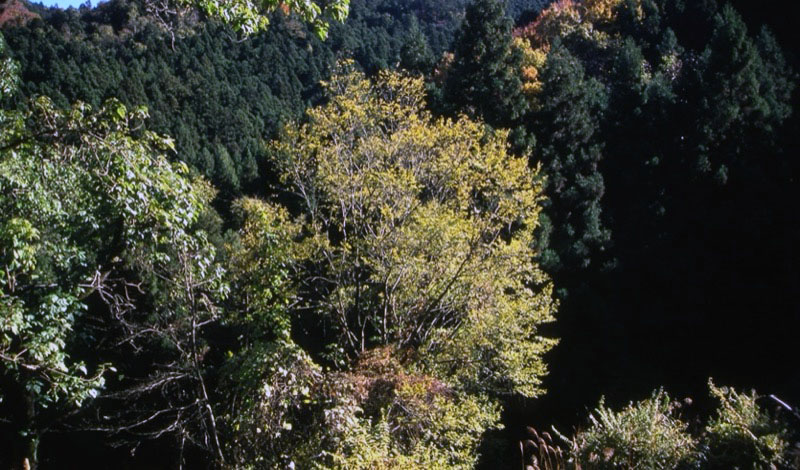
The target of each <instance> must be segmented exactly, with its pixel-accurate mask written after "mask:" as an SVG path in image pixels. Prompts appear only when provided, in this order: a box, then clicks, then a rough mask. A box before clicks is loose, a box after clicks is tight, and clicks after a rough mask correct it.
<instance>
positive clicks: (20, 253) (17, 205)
mask: <svg viewBox="0 0 800 470" xmlns="http://www.w3.org/2000/svg"><path fill="white" fill-rule="evenodd" d="M0 75H1V76H2V80H0V83H2V85H3V90H2V91H3V94H4V96H3V98H6V97H7V95H8V94H10V93H12V92H13V90H14V83H15V80H16V78H15V76H14V70H13V65H12V64H11V62H9V61H7V60H6V61H5V62H3V64H2V70H1V71H0ZM145 118H146V112H145V111H144V110H143V109H137V110H134V111H128V110H127V109H126V108H125V107H124V106H123V105H121V104H120V103H119V102H117V101H114V100H111V101H108V102H107V103H106V104H105V105H103V106H102V107H101V108H99V109H98V110H96V111H95V110H92V109H91V107H89V106H87V105H84V104H81V103H78V104H76V105H74V106H73V107H72V108H70V109H68V110H59V109H57V108H55V107H54V106H53V104H52V103H51V101H50V100H48V99H47V98H39V99H36V100H34V101H32V102H31V103H29V110H28V111H26V112H20V111H16V110H8V109H4V110H3V111H2V122H0V125H2V142H0V211H1V212H2V217H1V218H0V240H2V242H3V243H2V244H1V245H0V265H1V266H2V268H3V273H4V275H3V276H2V280H0V313H1V314H0V374H1V375H2V377H3V381H2V385H1V387H2V388H0V393H1V394H2V396H3V398H4V400H3V403H2V406H4V407H5V409H6V412H4V413H3V415H4V416H9V417H11V419H10V422H9V423H8V424H9V425H10V426H11V427H12V428H13V429H14V431H15V432H16V433H17V434H18V436H21V440H22V441H23V442H21V443H20V446H19V447H20V449H19V450H18V455H19V456H18V457H17V458H16V459H17V460H16V461H15V462H14V464H15V465H19V464H20V463H21V462H22V461H23V459H25V460H27V462H28V465H29V466H30V467H31V468H34V467H36V463H37V447H38V441H39V439H40V437H41V436H42V434H44V433H46V432H48V431H49V430H51V429H52V427H53V426H55V425H57V423H58V418H59V417H61V416H63V415H64V414H66V413H69V412H72V411H74V410H75V409H77V408H79V407H80V406H81V405H82V404H83V403H84V402H86V401H87V400H90V399H92V398H94V397H96V396H97V395H98V393H99V390H100V389H101V388H102V387H103V384H104V377H105V376H106V375H107V372H108V371H109V370H112V369H113V367H112V366H111V365H109V364H103V363H98V358H97V357H96V355H94V354H90V353H89V354H82V352H86V351H92V350H93V348H94V347H96V345H97V343H96V342H97V341H98V338H96V337H95V333H96V330H95V329H94V328H93V327H92V325H93V324H94V322H96V321H100V319H101V318H103V316H104V315H111V316H114V317H117V318H120V319H122V318H125V317H126V316H127V315H128V314H130V312H131V311H132V309H133V308H134V306H135V304H136V302H137V300H138V299H139V293H140V292H141V281H142V279H143V277H144V276H143V275H142V272H143V269H144V268H145V267H158V266H164V265H165V264H166V263H167V261H166V260H167V259H168V258H169V256H170V254H172V253H173V251H171V250H170V247H182V246H191V245H197V244H198V243H200V245H202V240H201V241H200V242H198V240H197V238H196V237H194V236H193V235H192V234H190V233H189V230H188V227H189V226H190V225H191V224H192V223H193V222H194V221H195V220H196V219H197V217H198V215H199V213H200V212H201V209H202V207H203V206H204V205H206V204H207V203H208V198H207V197H206V196H204V194H207V192H204V191H202V190H201V188H199V187H198V185H197V184H196V183H195V182H193V181H192V180H191V179H190V178H189V176H188V168H187V167H186V166H185V165H183V164H172V163H170V162H168V160H167V158H166V157H165V155H164V154H163V152H164V151H167V150H171V149H172V142H171V141H170V140H169V139H166V138H163V137H161V136H159V135H157V134H154V133H152V132H149V131H145V130H143V129H141V128H140V127H139V125H140V123H141V122H142V120H143V119H145ZM200 259H201V258H199V257H195V258H192V259H191V262H192V263H195V262H197V263H198V264H197V265H195V266H202V262H200ZM90 305H105V306H106V308H105V310H103V309H100V310H98V309H96V308H93V309H90V308H89V306H90Z"/></svg>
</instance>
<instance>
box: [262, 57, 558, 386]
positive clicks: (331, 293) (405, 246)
mask: <svg viewBox="0 0 800 470" xmlns="http://www.w3.org/2000/svg"><path fill="white" fill-rule="evenodd" d="M326 88H327V90H328V93H329V94H330V102H329V103H328V104H326V105H325V106H321V107H317V108H314V109H312V110H310V111H309V112H308V123H306V124H303V125H301V126H288V127H286V128H285V129H284V134H283V137H282V138H281V140H280V141H278V142H276V143H275V154H276V156H275V162H276V164H277V165H278V166H279V168H280V173H281V175H282V179H283V181H284V182H285V183H286V184H287V185H288V187H289V188H290V190H291V191H292V193H293V194H294V195H295V196H296V197H297V198H298V200H299V202H300V203H301V205H302V207H303V211H304V214H305V216H306V217H307V222H306V224H305V227H306V228H305V233H307V234H308V236H307V237H306V239H305V241H304V248H303V250H304V253H305V254H304V259H305V260H306V261H305V263H304V264H303V266H304V267H305V268H306V271H304V272H302V273H300V274H299V278H300V279H302V280H303V281H304V283H303V285H302V286H301V289H300V291H299V293H298V295H299V297H300V301H301V302H302V305H303V307H304V308H305V309H307V310H308V311H310V312H313V313H314V314H316V315H318V316H319V317H320V318H321V319H323V320H324V322H325V323H326V324H327V325H329V326H330V327H331V328H333V329H334V331H336V333H337V341H336V342H334V343H333V344H332V346H333V347H334V349H333V350H332V351H329V352H330V353H331V356H330V357H331V358H332V359H334V360H335V361H340V363H342V364H344V363H345V362H344V361H345V359H347V358H348V357H350V358H352V357H354V356H356V355H358V354H361V353H363V352H365V351H367V350H368V349H370V348H373V347H376V346H392V347H394V348H396V349H397V350H398V351H407V352H408V354H410V356H409V357H413V358H414V359H410V360H411V361H413V362H414V363H416V364H418V365H419V367H421V368H422V370H424V371H428V372H430V373H432V374H433V375H434V376H435V377H439V378H440V379H442V380H445V381H446V382H448V383H450V384H453V386H457V387H459V388H463V389H466V390H473V391H476V392H477V391H481V392H491V393H509V392H516V393H520V394H523V395H526V396H536V395H537V394H539V393H540V391H541V390H540V388H539V385H538V384H539V381H540V377H541V376H542V374H543V373H544V364H543V363H542V360H541V354H542V353H543V352H545V351H546V350H548V349H549V348H550V347H551V346H552V344H553V343H554V340H552V339H546V338H543V337H541V336H539V335H538V334H537V330H538V325H540V324H541V323H543V322H547V321H550V320H551V319H552V313H553V311H554V309H555V303H554V302H553V300H552V298H551V296H550V292H551V286H550V284H549V281H548V280H547V277H546V276H545V275H544V273H543V272H542V271H541V270H540V269H539V268H538V266H537V265H536V264H534V263H533V261H532V260H533V257H534V255H535V251H534V246H535V243H534V238H533V232H534V230H535V228H536V227H537V223H538V222H537V217H538V215H539V211H540V204H541V198H542V195H541V190H542V181H541V179H540V178H539V177H538V173H537V171H534V170H530V169H529V168H528V164H527V161H526V160H525V159H520V158H513V157H511V156H509V155H508V154H507V153H506V142H505V136H506V134H505V133H503V132H498V133H488V134H487V133H485V131H484V128H483V126H482V125H481V124H480V123H478V122H475V121H471V120H469V119H466V118H462V119H459V120H457V121H450V120H444V119H433V118H432V117H431V116H430V115H429V114H428V113H427V112H425V111H424V110H423V106H424V103H423V91H422V82H421V79H411V78H404V77H401V76H398V75H394V74H388V73H384V74H382V75H380V79H379V80H378V81H377V82H375V83H371V82H369V81H368V80H366V79H365V78H364V77H363V76H362V75H360V74H358V73H355V72H350V73H347V74H339V75H337V76H335V77H334V78H333V79H332V80H331V81H330V82H329V83H327V84H326Z"/></svg>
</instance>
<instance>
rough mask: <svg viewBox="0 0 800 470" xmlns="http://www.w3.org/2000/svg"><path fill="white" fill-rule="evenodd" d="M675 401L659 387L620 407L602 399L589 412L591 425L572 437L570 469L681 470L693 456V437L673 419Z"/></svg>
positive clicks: (692, 464)
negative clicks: (605, 403) (617, 410)
mask: <svg viewBox="0 0 800 470" xmlns="http://www.w3.org/2000/svg"><path fill="white" fill-rule="evenodd" d="M679 406H680V405H679V404H678V403H674V402H671V401H670V398H669V395H667V393H666V392H664V391H663V390H660V391H658V392H655V393H653V395H652V397H651V398H649V399H647V400H644V401H641V402H638V403H636V404H633V403H632V404H630V405H628V407H627V408H625V409H624V410H622V411H620V412H615V411H613V410H611V409H609V408H607V407H605V405H604V402H603V400H601V401H600V404H599V405H598V407H597V409H595V411H594V412H593V413H592V414H591V415H590V416H589V420H590V421H591V423H592V425H591V427H590V428H589V429H588V430H587V431H584V432H579V433H578V434H577V435H576V436H575V438H574V439H573V441H572V446H573V453H574V456H573V460H574V464H575V467H576V468H581V469H584V470H587V469H591V470H594V469H598V470H603V469H618V468H625V469H633V468H636V469H683V468H691V467H693V466H694V464H695V462H696V461H697V452H696V447H697V446H696V442H695V440H694V439H693V438H692V436H691V435H690V434H689V433H688V432H687V431H686V427H687V426H686V424H685V423H684V422H682V421H681V420H680V419H678V418H677V416H676V414H675V411H676V409H677V408H678V407H679Z"/></svg>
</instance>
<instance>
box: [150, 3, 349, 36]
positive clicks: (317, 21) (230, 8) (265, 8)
mask: <svg viewBox="0 0 800 470" xmlns="http://www.w3.org/2000/svg"><path fill="white" fill-rule="evenodd" d="M349 4H350V1H349V0H332V1H311V0H265V1H261V2H256V1H252V0H233V1H222V0H147V1H146V2H145V7H146V8H147V10H148V11H150V12H151V13H153V14H155V15H156V16H157V17H158V18H161V19H162V21H163V23H164V24H165V25H167V26H169V21H171V19H172V18H173V17H174V16H175V15H179V14H181V13H182V10H185V9H187V8H197V9H200V10H201V11H203V12H205V13H206V14H207V15H208V16H210V17H212V18H215V19H218V20H220V21H222V22H225V23H227V24H229V25H231V26H232V27H233V28H234V29H235V30H236V31H238V32H239V33H240V34H242V35H244V36H249V35H251V34H254V33H257V32H260V31H263V30H265V29H266V28H267V27H268V26H269V15H270V14H272V13H274V12H276V11H281V12H282V13H284V14H287V15H288V14H290V13H294V14H296V15H298V16H299V17H300V18H301V19H302V20H303V21H305V22H308V23H311V25H312V26H313V28H314V31H315V32H316V33H317V35H318V36H319V37H320V38H325V37H326V36H327V35H328V28H329V24H328V20H330V19H333V20H335V21H344V19H345V18H346V17H347V13H348V8H349Z"/></svg>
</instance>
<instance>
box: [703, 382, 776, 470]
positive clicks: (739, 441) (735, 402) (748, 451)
mask: <svg viewBox="0 0 800 470" xmlns="http://www.w3.org/2000/svg"><path fill="white" fill-rule="evenodd" d="M708 387H709V389H710V391H711V395H712V396H713V397H714V398H716V399H718V400H719V402H720V406H719V408H718V409H717V413H716V416H714V417H713V418H712V419H711V421H709V423H708V425H707V426H706V429H705V431H706V436H705V446H706V454H707V456H706V457H707V459H708V467H709V468H711V469H717V468H719V469H723V468H724V469H742V470H744V469H752V470H762V469H764V470H766V469H774V468H780V467H781V466H782V465H784V464H786V461H785V453H786V450H787V448H788V443H787V441H786V437H787V434H788V431H787V430H786V428H785V427H784V426H783V424H782V423H781V422H780V421H779V420H778V419H777V418H776V417H773V416H770V414H769V413H767V412H766V411H765V410H763V409H761V407H759V406H758V404H757V403H756V400H757V399H758V396H757V395H756V393H755V391H751V392H750V393H749V394H746V393H737V392H736V391H735V390H733V389H732V388H728V387H716V386H715V385H714V383H713V382H712V381H711V380H710V379H709V381H708Z"/></svg>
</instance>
